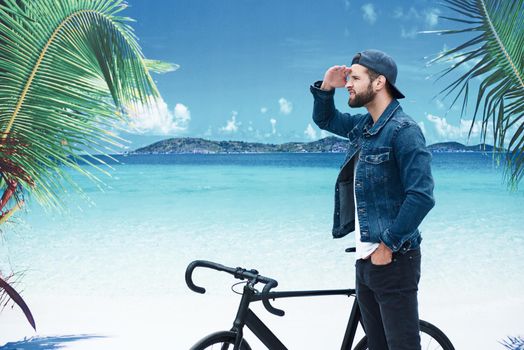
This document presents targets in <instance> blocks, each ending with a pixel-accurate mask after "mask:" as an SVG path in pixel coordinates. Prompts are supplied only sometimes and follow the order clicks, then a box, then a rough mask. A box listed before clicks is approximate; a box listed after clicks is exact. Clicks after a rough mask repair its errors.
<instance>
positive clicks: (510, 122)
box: [426, 0, 524, 188]
mask: <svg viewBox="0 0 524 350" xmlns="http://www.w3.org/2000/svg"><path fill="white" fill-rule="evenodd" d="M443 1H444V2H443V6H445V7H447V8H449V9H451V10H452V11H454V13H456V14H457V17H452V18H451V17H442V18H445V19H448V20H451V21H455V22H459V23H462V24H464V25H466V28H463V29H456V30H440V31H436V33H438V34H446V35H449V34H458V33H471V34H474V36H473V38H471V39H470V40H468V41H466V42H464V43H463V44H461V45H458V46H457V47H455V48H453V49H449V50H446V51H445V52H443V53H442V54H440V55H439V56H438V57H437V58H435V59H434V60H433V61H440V62H452V63H451V65H450V67H449V68H447V69H445V70H444V71H443V72H442V73H441V77H442V76H445V75H447V74H448V73H451V72H456V71H458V70H459V69H465V72H463V71H461V73H458V74H459V78H458V79H456V80H455V81H453V82H452V83H451V84H450V85H449V86H447V87H446V88H445V89H444V90H443V91H441V93H445V94H446V95H448V94H451V93H453V92H455V94H456V95H455V99H454V100H453V103H452V105H453V104H454V103H455V102H456V101H457V100H458V99H459V97H460V96H463V101H462V115H463V114H464V112H465V110H466V107H467V101H468V99H469V98H470V96H469V93H470V92H469V88H470V82H472V80H473V79H475V78H480V79H481V82H480V84H479V86H478V91H477V92H476V104H475V111H474V114H473V122H472V125H471V128H470V132H469V135H471V130H472V129H473V125H474V123H475V119H476V118H477V116H478V115H479V114H480V111H482V112H481V118H482V128H481V135H482V139H483V141H484V142H485V140H486V135H487V133H488V130H489V129H490V128H492V133H493V138H494V146H495V147H496V148H498V149H499V150H504V149H505V150H506V152H505V155H506V156H505V157H504V158H503V159H504V164H505V170H506V171H505V176H506V177H505V178H506V179H507V180H508V184H509V185H510V186H511V187H513V188H516V186H517V185H518V183H519V181H520V180H521V179H522V177H523V175H524V152H523V151H524V0H511V1H500V0H443ZM426 33H428V32H426ZM431 33H435V32H431Z"/></svg>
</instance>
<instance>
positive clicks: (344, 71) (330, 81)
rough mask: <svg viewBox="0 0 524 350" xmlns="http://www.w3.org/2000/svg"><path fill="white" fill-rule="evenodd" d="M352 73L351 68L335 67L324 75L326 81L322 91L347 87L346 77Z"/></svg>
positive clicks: (323, 83)
mask: <svg viewBox="0 0 524 350" xmlns="http://www.w3.org/2000/svg"><path fill="white" fill-rule="evenodd" d="M349 73H351V68H349V67H346V66H333V67H331V68H329V69H328V70H327V71H326V74H324V81H323V82H322V86H320V88H321V89H322V90H333V89H335V88H341V87H344V85H346V82H347V81H346V77H347V76H348V74H349Z"/></svg>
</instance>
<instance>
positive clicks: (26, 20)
mask: <svg viewBox="0 0 524 350" xmlns="http://www.w3.org/2000/svg"><path fill="white" fill-rule="evenodd" d="M126 7H127V5H126V3H125V2H123V1H121V0H38V1H34V0H5V1H4V3H3V5H0V135H1V136H0V173H2V176H3V177H5V178H7V179H14V180H16V181H17V182H18V183H19V184H20V185H22V187H23V188H25V189H30V190H31V192H32V193H33V195H34V196H35V198H36V199H37V200H38V201H39V202H40V203H41V204H44V205H46V206H51V207H60V204H61V201H60V194H61V193H63V190H64V186H65V184H66V183H68V182H69V183H71V185H72V186H74V187H75V188H77V189H78V190H79V188H78V186H76V185H75V184H74V183H73V182H72V181H71V179H70V177H69V176H68V174H67V172H66V171H65V168H72V169H74V170H76V171H78V172H80V173H82V174H84V175H86V176H87V177H89V178H90V179H92V180H94V181H99V180H98V178H97V176H95V175H94V174H93V173H92V172H91V170H88V169H87V168H86V167H82V166H80V165H79V162H78V160H79V157H80V154H83V153H87V154H96V153H99V152H102V153H110V152H111V151H112V150H113V149H114V148H118V147H119V146H120V145H121V140H120V139H119V138H118V137H117V136H115V133H110V132H108V130H111V129H115V128H116V129H117V130H118V125H119V122H122V121H124V122H125V121H126V119H127V110H128V108H136V106H146V108H150V107H153V106H152V104H153V103H154V102H155V100H156V99H159V98H160V96H159V92H158V90H157V88H156V86H155V84H154V82H153V80H152V78H151V76H150V74H149V70H150V69H151V70H156V71H169V69H170V65H168V64H161V63H160V62H158V61H151V62H150V61H146V60H145V59H144V57H143V54H142V52H141V49H140V47H139V45H138V43H137V40H136V38H135V35H134V33H133V30H132V28H131V27H130V26H129V22H130V21H131V20H130V19H129V18H126V17H123V16H121V11H122V10H124V9H125V8H126ZM141 108H143V107H141ZM92 159H93V165H95V166H96V165H97V163H98V164H100V162H99V161H98V160H97V157H96V156H93V157H92ZM82 160H83V161H85V159H82Z"/></svg>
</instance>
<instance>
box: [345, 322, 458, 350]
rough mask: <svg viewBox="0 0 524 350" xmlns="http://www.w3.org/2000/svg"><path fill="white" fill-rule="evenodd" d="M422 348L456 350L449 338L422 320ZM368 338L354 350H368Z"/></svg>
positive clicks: (427, 349)
mask: <svg viewBox="0 0 524 350" xmlns="http://www.w3.org/2000/svg"><path fill="white" fill-rule="evenodd" d="M420 345H421V346H420V348H421V349H422V350H455V348H454V347H453V344H451V341H450V340H449V339H448V337H447V336H446V335H445V334H444V332H442V331H441V330H440V329H438V328H437V327H436V326H434V325H432V324H431V323H429V322H426V321H422V320H420ZM367 349H368V338H367V337H366V336H364V338H362V339H361V340H360V341H359V342H358V344H357V346H355V349H354V350H367Z"/></svg>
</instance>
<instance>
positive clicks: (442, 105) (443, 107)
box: [435, 99, 446, 110]
mask: <svg viewBox="0 0 524 350" xmlns="http://www.w3.org/2000/svg"><path fill="white" fill-rule="evenodd" d="M435 104H436V105H437V108H438V109H440V110H443V109H445V108H446V105H445V104H444V102H442V101H441V100H439V99H436V100H435Z"/></svg>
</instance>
